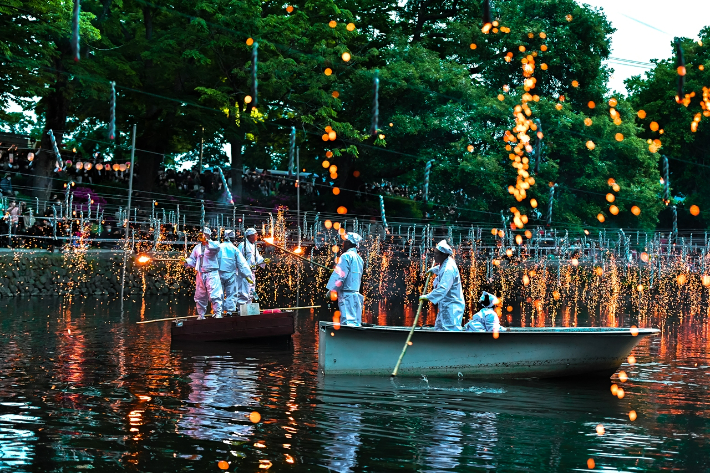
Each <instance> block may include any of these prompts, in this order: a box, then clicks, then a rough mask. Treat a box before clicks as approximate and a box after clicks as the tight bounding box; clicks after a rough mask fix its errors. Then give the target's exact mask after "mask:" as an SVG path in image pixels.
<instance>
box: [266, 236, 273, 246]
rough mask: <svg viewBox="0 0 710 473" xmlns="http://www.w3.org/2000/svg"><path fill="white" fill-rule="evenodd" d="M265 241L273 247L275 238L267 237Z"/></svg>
mask: <svg viewBox="0 0 710 473" xmlns="http://www.w3.org/2000/svg"><path fill="white" fill-rule="evenodd" d="M264 241H265V242H266V243H268V244H269V245H273V244H274V237H266V238H264Z"/></svg>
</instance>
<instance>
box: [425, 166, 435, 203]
mask: <svg viewBox="0 0 710 473" xmlns="http://www.w3.org/2000/svg"><path fill="white" fill-rule="evenodd" d="M433 162H434V160H433V159H430V160H429V161H427V163H426V166H425V167H424V202H429V174H430V173H431V164H432V163H433Z"/></svg>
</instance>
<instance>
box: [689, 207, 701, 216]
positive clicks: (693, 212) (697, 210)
mask: <svg viewBox="0 0 710 473" xmlns="http://www.w3.org/2000/svg"><path fill="white" fill-rule="evenodd" d="M699 214H700V207H698V206H697V205H691V206H690V215H692V216H693V217H697V216H698V215H699Z"/></svg>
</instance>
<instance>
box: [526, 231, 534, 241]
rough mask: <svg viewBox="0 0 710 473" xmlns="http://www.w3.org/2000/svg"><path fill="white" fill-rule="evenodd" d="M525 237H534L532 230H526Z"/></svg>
mask: <svg viewBox="0 0 710 473" xmlns="http://www.w3.org/2000/svg"><path fill="white" fill-rule="evenodd" d="M525 238H527V239H530V238H532V232H531V231H530V230H525Z"/></svg>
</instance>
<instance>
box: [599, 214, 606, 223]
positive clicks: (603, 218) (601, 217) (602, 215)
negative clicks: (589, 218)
mask: <svg viewBox="0 0 710 473" xmlns="http://www.w3.org/2000/svg"><path fill="white" fill-rule="evenodd" d="M597 220H599V222H600V223H604V221H605V220H606V217H605V216H604V214H603V213H599V214H597Z"/></svg>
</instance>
